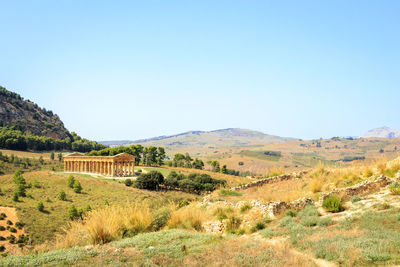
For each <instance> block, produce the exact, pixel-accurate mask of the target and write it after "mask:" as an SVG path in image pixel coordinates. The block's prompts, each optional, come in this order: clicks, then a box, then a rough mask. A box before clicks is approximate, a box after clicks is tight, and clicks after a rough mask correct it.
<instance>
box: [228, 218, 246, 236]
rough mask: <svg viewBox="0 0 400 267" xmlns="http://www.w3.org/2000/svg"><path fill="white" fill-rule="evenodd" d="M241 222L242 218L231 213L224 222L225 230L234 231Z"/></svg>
mask: <svg viewBox="0 0 400 267" xmlns="http://www.w3.org/2000/svg"><path fill="white" fill-rule="evenodd" d="M241 223H242V220H241V219H240V218H239V217H238V216H236V215H234V214H232V215H230V216H229V217H228V221H227V222H226V230H227V231H228V233H235V232H236V230H238V228H239V226H240V224H241Z"/></svg>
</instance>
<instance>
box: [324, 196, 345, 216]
mask: <svg viewBox="0 0 400 267" xmlns="http://www.w3.org/2000/svg"><path fill="white" fill-rule="evenodd" d="M322 207H324V208H325V210H327V211H329V212H340V211H343V210H344V208H343V206H342V200H341V199H340V198H339V197H338V196H329V197H327V198H325V199H324V201H323V202H322Z"/></svg>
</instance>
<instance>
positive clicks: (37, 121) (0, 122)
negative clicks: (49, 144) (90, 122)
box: [0, 86, 70, 139]
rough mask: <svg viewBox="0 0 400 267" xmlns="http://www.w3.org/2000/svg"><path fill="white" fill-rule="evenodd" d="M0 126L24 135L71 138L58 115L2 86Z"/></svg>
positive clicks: (0, 88) (0, 89)
mask: <svg viewBox="0 0 400 267" xmlns="http://www.w3.org/2000/svg"><path fill="white" fill-rule="evenodd" d="M0 126H9V127H13V128H14V129H16V130H20V131H22V132H23V133H31V134H34V135H38V136H47V137H52V138H55V139H65V138H66V137H68V136H70V135H69V132H68V130H67V129H66V128H65V127H64V124H63V122H62V121H61V120H60V118H59V117H58V115H57V114H54V113H53V112H52V111H51V110H46V109H44V108H41V107H39V106H38V105H37V104H35V103H33V102H31V101H29V100H25V99H24V98H22V97H21V96H20V95H19V94H16V93H14V92H10V91H8V90H7V89H5V88H4V87H1V86H0Z"/></svg>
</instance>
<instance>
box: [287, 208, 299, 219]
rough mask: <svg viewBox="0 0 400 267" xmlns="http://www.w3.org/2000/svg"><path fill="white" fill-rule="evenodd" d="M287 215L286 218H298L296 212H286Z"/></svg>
mask: <svg viewBox="0 0 400 267" xmlns="http://www.w3.org/2000/svg"><path fill="white" fill-rule="evenodd" d="M285 215H286V216H289V217H296V215H297V211H295V210H291V209H290V210H287V211H286V212H285Z"/></svg>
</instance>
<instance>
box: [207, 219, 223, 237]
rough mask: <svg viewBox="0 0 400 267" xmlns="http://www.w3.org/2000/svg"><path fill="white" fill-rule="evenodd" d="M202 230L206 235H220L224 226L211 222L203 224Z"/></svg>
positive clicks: (220, 223)
mask: <svg viewBox="0 0 400 267" xmlns="http://www.w3.org/2000/svg"><path fill="white" fill-rule="evenodd" d="M203 229H204V231H206V232H208V233H216V234H222V233H223V232H224V230H225V226H224V224H223V223H222V222H218V221H211V222H206V223H204V224H203Z"/></svg>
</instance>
